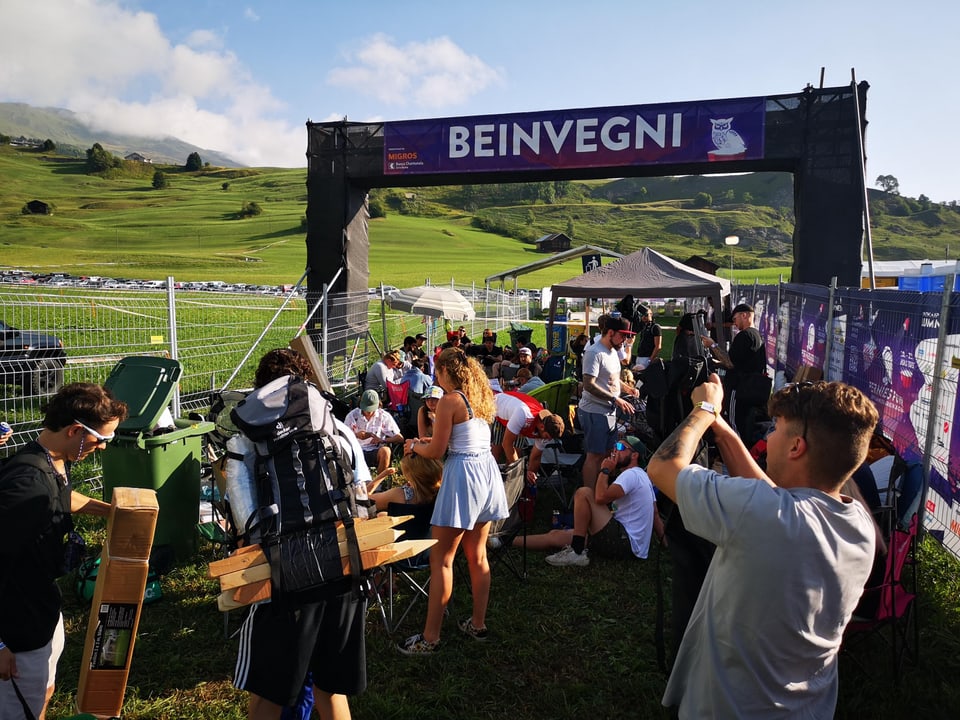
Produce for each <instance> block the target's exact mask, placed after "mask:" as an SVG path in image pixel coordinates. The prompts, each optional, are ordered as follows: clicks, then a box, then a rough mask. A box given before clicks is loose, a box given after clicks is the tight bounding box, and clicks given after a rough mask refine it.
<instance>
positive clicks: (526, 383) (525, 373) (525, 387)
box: [514, 367, 546, 394]
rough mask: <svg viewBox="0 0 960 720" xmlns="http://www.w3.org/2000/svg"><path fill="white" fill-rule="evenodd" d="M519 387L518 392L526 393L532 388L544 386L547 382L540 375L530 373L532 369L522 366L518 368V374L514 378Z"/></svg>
mask: <svg viewBox="0 0 960 720" xmlns="http://www.w3.org/2000/svg"><path fill="white" fill-rule="evenodd" d="M514 380H515V381H516V383H517V385H518V387H517V392H522V393H524V394H527V393H529V392H530V391H531V390H536V389H537V388H540V387H543V386H544V385H546V383H545V382H544V381H543V380H541V379H540V378H539V377H533V376H532V375H530V371H529V370H528V369H527V368H525V367H522V368H520V369H519V370H517V375H516V377H515V378H514Z"/></svg>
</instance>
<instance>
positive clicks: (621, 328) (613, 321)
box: [603, 316, 636, 335]
mask: <svg viewBox="0 0 960 720" xmlns="http://www.w3.org/2000/svg"><path fill="white" fill-rule="evenodd" d="M603 327H604V329H605V330H612V331H614V332H619V333H623V334H624V335H636V333H635V332H634V331H633V330H631V329H630V321H629V320H625V319H624V318H622V317H613V316H611V317H609V318H607V324H606V325H604V326H603Z"/></svg>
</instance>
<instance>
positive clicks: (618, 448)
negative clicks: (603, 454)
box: [613, 440, 630, 452]
mask: <svg viewBox="0 0 960 720" xmlns="http://www.w3.org/2000/svg"><path fill="white" fill-rule="evenodd" d="M628 447H630V446H629V445H627V444H626V443H625V442H623V441H622V440H617V442H616V443H614V446H613V449H614V450H616V451H617V452H620V451H622V450H626V449H627V448H628Z"/></svg>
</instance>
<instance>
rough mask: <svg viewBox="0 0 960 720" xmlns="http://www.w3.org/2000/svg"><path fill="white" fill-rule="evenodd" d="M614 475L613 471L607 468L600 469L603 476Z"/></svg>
mask: <svg viewBox="0 0 960 720" xmlns="http://www.w3.org/2000/svg"><path fill="white" fill-rule="evenodd" d="M612 473H613V471H612V470H611V469H610V468H605V467H602V468H600V474H601V475H610V474H612Z"/></svg>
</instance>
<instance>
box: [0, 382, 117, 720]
mask: <svg viewBox="0 0 960 720" xmlns="http://www.w3.org/2000/svg"><path fill="white" fill-rule="evenodd" d="M44 413H45V415H44V419H43V429H42V430H41V431H40V435H39V436H38V437H37V439H36V440H34V441H32V442H29V443H27V444H26V445H25V446H24V447H23V448H22V449H21V450H20V451H19V452H18V453H16V454H15V455H13V456H12V457H11V458H10V459H9V460H8V461H7V462H6V464H5V465H4V466H3V469H2V471H0V718H15V717H24V715H25V711H24V707H23V705H24V703H25V704H26V705H27V706H28V707H29V708H30V711H31V713H32V714H33V715H34V716H36V717H40V718H42V717H43V713H44V711H45V710H46V706H47V703H48V702H49V701H50V697H51V696H52V695H53V689H54V682H55V680H56V669H57V660H58V659H59V657H60V653H61V652H62V651H63V643H64V631H63V616H62V614H61V612H60V605H61V598H60V590H59V588H58V587H57V583H56V579H57V578H58V577H60V576H61V575H63V574H65V573H66V572H67V571H68V570H70V569H72V568H69V567H66V563H65V553H64V549H65V546H64V540H65V538H66V537H67V535H68V534H69V533H70V532H71V530H72V529H73V521H72V518H71V513H74V512H82V513H87V514H90V515H99V516H102V517H106V515H107V514H108V513H109V511H110V505H109V504H107V503H105V502H101V501H100V500H94V499H93V498H89V497H87V496H86V495H82V494H80V493H78V492H76V491H75V490H74V489H73V485H72V483H71V480H70V468H71V467H72V465H73V464H74V463H76V462H78V461H80V460H83V459H84V458H86V457H89V456H90V455H91V454H93V453H94V452H95V451H96V450H99V449H101V448H103V447H105V446H106V444H107V443H108V442H110V440H112V439H113V435H114V432H115V431H116V429H117V426H118V425H119V424H120V422H121V421H122V420H124V419H125V418H126V417H127V406H126V404H125V403H123V402H121V401H119V400H115V399H114V398H113V397H112V396H111V395H110V393H109V392H108V391H107V390H106V389H105V388H103V387H101V386H99V385H92V384H88V383H74V384H71V385H64V386H63V387H62V388H61V389H60V391H59V392H58V393H57V394H56V395H54V396H53V397H52V398H51V399H50V402H49V403H48V404H47V405H46V407H45V408H44ZM14 683H16V687H14ZM21 696H22V700H21Z"/></svg>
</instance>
